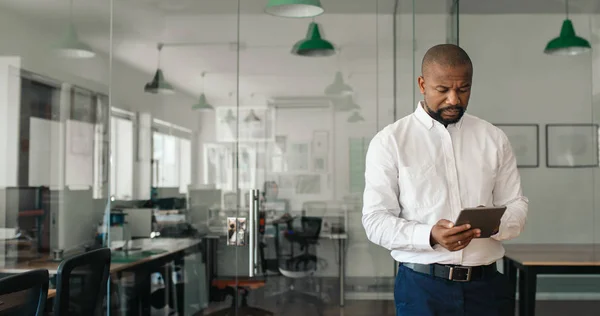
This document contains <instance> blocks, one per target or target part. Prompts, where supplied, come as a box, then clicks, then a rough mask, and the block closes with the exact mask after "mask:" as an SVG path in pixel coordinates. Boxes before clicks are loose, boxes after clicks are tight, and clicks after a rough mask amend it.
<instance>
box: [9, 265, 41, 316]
mask: <svg viewBox="0 0 600 316" xmlns="http://www.w3.org/2000/svg"><path fill="white" fill-rule="evenodd" d="M47 298H48V270H45V269H40V270H31V271H28V272H25V273H19V274H15V275H11V276H7V277H5V278H3V279H0V301H1V302H2V305H0V310H2V312H0V314H1V315H21V316H42V315H44V309H45V308H46V300H47Z"/></svg>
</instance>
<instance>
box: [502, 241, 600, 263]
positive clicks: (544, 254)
mask: <svg viewBox="0 0 600 316" xmlns="http://www.w3.org/2000/svg"><path fill="white" fill-rule="evenodd" d="M504 248H505V249H506V253H505V255H504V256H505V257H508V258H510V259H512V260H514V261H516V262H518V263H520V264H522V265H525V266H600V244H596V245H594V244H521V245H519V244H508V245H504Z"/></svg>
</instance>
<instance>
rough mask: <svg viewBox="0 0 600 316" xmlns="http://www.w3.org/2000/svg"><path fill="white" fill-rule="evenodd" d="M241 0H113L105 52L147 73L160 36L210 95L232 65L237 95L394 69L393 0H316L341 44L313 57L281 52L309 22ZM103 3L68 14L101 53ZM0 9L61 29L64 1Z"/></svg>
mask: <svg viewBox="0 0 600 316" xmlns="http://www.w3.org/2000/svg"><path fill="white" fill-rule="evenodd" d="M239 3H240V7H239V9H238V0H113V1H112V4H113V8H112V12H114V15H113V40H114V41H113V56H114V57H115V58H116V59H118V60H120V61H122V62H124V63H127V64H129V65H131V66H133V67H134V68H136V69H139V70H141V71H143V72H145V73H147V74H148V80H150V79H151V75H152V73H153V72H154V71H155V69H156V66H157V50H156V44H157V43H158V42H164V43H166V46H165V47H164V48H163V51H162V55H161V60H160V63H161V68H162V69H163V71H164V73H165V76H166V77H167V79H168V80H169V81H171V82H172V83H173V84H174V85H175V86H176V87H177V88H178V89H179V90H180V91H184V92H187V93H189V94H191V95H198V94H200V93H201V92H202V91H205V92H206V93H207V96H208V98H209V101H211V100H215V99H219V100H227V98H229V96H230V94H231V92H234V91H238V86H237V85H238V82H237V76H236V75H237V73H238V71H239V73H240V82H239V93H240V97H242V96H244V97H249V96H252V95H255V96H256V95H259V96H265V97H273V96H280V95H290V94H297V95H317V94H319V93H322V91H323V89H324V87H325V86H326V85H327V84H328V83H330V82H331V81H332V80H333V76H334V73H335V71H337V70H339V69H341V70H343V71H344V75H345V79H347V81H349V83H350V84H351V85H353V86H354V87H355V90H356V91H358V92H364V93H369V92H370V93H374V92H375V91H376V89H375V81H376V80H375V78H376V76H375V74H376V70H377V68H376V67H377V65H379V66H380V69H379V70H380V74H381V73H384V78H387V77H385V73H386V72H388V73H389V76H391V74H392V69H391V65H392V58H393V52H392V42H393V40H394V38H393V33H392V27H391V26H392V24H391V23H392V13H393V12H394V7H395V5H396V0H379V1H368V0H322V4H323V6H324V8H325V10H326V14H324V15H323V16H320V17H317V18H316V21H317V22H319V23H320V24H321V25H322V27H323V34H324V36H325V37H326V38H327V39H330V40H332V41H333V42H334V44H335V45H336V46H338V47H340V48H341V54H338V55H337V56H333V57H328V58H316V59H315V58H310V59H309V58H303V57H297V56H293V55H291V54H290V53H289V52H290V49H291V47H292V46H293V44H294V43H295V42H296V41H298V40H300V39H301V38H303V37H304V36H305V34H306V31H307V26H308V23H309V21H310V20H307V19H283V18H276V17H272V16H269V15H266V14H264V13H263V11H264V6H265V4H266V3H267V0H239ZM414 3H416V8H415V11H416V13H418V14H428V13H437V14H445V13H446V12H448V10H449V5H450V3H451V1H449V0H448V1H446V0H414ZM110 4H111V1H88V0H74V1H73V19H74V22H75V24H76V27H77V30H78V32H79V34H80V36H81V38H82V39H83V40H84V41H86V42H87V43H89V44H90V45H92V46H93V47H94V49H95V50H96V51H98V52H99V53H101V54H102V53H103V54H106V55H108V52H109V50H110V49H109V47H110V41H109V39H110V36H109V35H110V23H111V22H110V21H111V14H110V13H111V7H110ZM0 7H1V8H2V10H9V11H12V12H14V14H17V15H20V16H22V17H23V18H24V19H26V20H27V21H31V23H34V24H37V25H38V26H39V28H41V29H45V30H47V31H49V32H52V33H54V34H60V33H61V32H62V31H63V29H64V25H65V21H68V19H69V1H68V0H0ZM412 7H413V0H398V11H399V12H401V13H407V14H410V13H412ZM238 10H239V12H240V13H241V15H240V17H239V20H238V16H237V12H238ZM375 12H379V13H380V14H379V15H375V14H374V13H375ZM460 12H461V14H504V13H559V14H560V13H563V12H564V2H562V1H560V0H527V1H523V0H502V1H498V0H462V1H461V4H460ZM571 12H600V1H597V0H572V1H571ZM238 23H239V32H238ZM439 23H440V24H439V25H432V26H431V27H436V28H437V27H439V28H440V30H441V32H442V33H443V32H445V30H444V29H443V28H444V27H445V23H446V22H445V20H444V19H440V22H439ZM376 34H377V36H376ZM238 40H239V41H240V48H241V51H240V54H239V63H238V53H237V50H236V45H235V43H236V42H237V41H238ZM376 56H379V60H377V59H376ZM386 65H389V66H386ZM238 67H239V69H238ZM203 73H205V74H206V75H205V76H204V77H202V74H203ZM389 78H391V77H389ZM143 84H145V82H140V83H139V84H137V85H139V86H140V87H141V86H143ZM390 94H391V93H390Z"/></svg>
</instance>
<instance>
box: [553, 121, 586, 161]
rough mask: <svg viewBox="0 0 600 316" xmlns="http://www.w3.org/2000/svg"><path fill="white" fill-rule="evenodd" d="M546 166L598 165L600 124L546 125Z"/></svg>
mask: <svg viewBox="0 0 600 316" xmlns="http://www.w3.org/2000/svg"><path fill="white" fill-rule="evenodd" d="M546 166H547V167H548V168H594V167H598V125H597V124H548V125H546Z"/></svg>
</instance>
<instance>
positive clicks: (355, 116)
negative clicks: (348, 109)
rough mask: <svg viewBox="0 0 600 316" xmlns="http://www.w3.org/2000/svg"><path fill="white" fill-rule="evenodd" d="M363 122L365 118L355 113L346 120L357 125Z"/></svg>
mask: <svg viewBox="0 0 600 316" xmlns="http://www.w3.org/2000/svg"><path fill="white" fill-rule="evenodd" d="M364 120H365V118H364V117H362V115H360V113H358V112H356V111H355V112H354V113H352V115H350V117H349V118H348V123H358V122H363V121H364Z"/></svg>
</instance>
